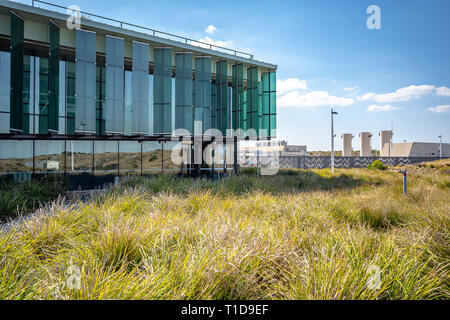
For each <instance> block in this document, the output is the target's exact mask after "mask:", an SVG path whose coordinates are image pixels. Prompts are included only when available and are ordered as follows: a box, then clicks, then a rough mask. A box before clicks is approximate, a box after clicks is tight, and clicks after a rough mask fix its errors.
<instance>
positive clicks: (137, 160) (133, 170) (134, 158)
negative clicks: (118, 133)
mask: <svg viewBox="0 0 450 320" xmlns="http://www.w3.org/2000/svg"><path fill="white" fill-rule="evenodd" d="M119 159H120V161H119V169H120V174H121V175H131V174H140V173H141V145H140V143H139V142H137V141H120V144H119Z"/></svg>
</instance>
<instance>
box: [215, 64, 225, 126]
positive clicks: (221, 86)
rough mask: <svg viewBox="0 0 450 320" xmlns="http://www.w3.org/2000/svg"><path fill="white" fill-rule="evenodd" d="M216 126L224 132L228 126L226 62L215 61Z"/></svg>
mask: <svg viewBox="0 0 450 320" xmlns="http://www.w3.org/2000/svg"><path fill="white" fill-rule="evenodd" d="M216 87H217V91H216V100H217V105H216V128H217V129H218V130H220V131H222V134H224V135H225V134H226V130H227V128H228V126H227V124H228V62H227V61H226V60H222V61H219V62H217V63H216Z"/></svg>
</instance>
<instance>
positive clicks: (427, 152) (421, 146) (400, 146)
mask: <svg viewBox="0 0 450 320" xmlns="http://www.w3.org/2000/svg"><path fill="white" fill-rule="evenodd" d="M391 156H392V157H439V143H430V142H404V143H393V144H392V152H391ZM442 157H450V144H449V143H443V144H442Z"/></svg>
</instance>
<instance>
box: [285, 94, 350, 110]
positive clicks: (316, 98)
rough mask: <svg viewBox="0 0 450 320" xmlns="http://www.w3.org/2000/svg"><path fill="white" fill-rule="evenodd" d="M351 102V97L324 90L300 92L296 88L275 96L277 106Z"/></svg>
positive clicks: (311, 105)
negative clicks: (331, 93)
mask: <svg viewBox="0 0 450 320" xmlns="http://www.w3.org/2000/svg"><path fill="white" fill-rule="evenodd" d="M353 102H354V100H353V99H351V98H343V97H335V96H332V95H330V94H329V93H328V92H326V91H310V92H305V93H302V92H300V91H299V90H296V91H291V92H288V93H286V94H284V95H282V96H279V97H277V106H279V107H320V106H333V105H334V106H348V105H351V104H352V103H353Z"/></svg>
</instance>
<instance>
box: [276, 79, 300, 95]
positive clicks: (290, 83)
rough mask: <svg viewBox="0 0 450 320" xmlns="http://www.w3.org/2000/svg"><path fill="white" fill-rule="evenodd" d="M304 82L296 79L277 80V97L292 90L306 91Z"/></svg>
mask: <svg viewBox="0 0 450 320" xmlns="http://www.w3.org/2000/svg"><path fill="white" fill-rule="evenodd" d="M306 89H307V86H306V81H305V80H300V79H297V78H288V79H285V80H277V95H283V94H285V93H286V92H289V91H294V90H306Z"/></svg>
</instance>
